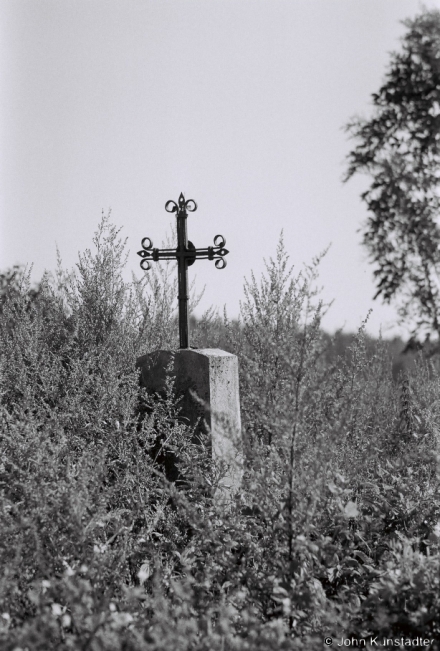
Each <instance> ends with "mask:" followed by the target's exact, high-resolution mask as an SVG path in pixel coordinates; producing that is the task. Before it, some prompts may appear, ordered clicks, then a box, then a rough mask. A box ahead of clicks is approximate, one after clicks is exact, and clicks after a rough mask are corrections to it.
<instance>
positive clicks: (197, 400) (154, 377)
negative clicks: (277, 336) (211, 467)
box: [136, 348, 242, 492]
mask: <svg viewBox="0 0 440 651" xmlns="http://www.w3.org/2000/svg"><path fill="white" fill-rule="evenodd" d="M136 366H138V367H139V368H140V369H141V371H142V382H143V385H144V386H145V387H146V388H147V389H148V390H149V391H151V392H157V393H162V392H163V391H164V389H165V382H166V377H167V369H169V370H170V372H171V375H172V376H174V377H175V391H176V394H177V395H179V396H182V401H181V403H180V405H181V415H182V417H183V418H187V419H188V422H189V425H191V426H194V425H195V424H196V423H197V421H198V420H199V419H200V423H199V426H198V433H199V434H202V435H203V434H205V435H206V433H207V432H208V431H211V440H212V456H213V459H214V460H215V461H217V462H221V463H222V464H224V467H225V469H226V468H227V470H226V472H225V476H224V478H223V479H222V481H221V483H220V486H221V487H222V488H221V491H222V492H224V491H226V492H227V490H229V491H230V490H234V489H236V488H238V486H239V485H240V482H241V477H242V450H241V419H240V400H239V385H238V360H237V357H236V356H235V355H232V354H230V353H227V352H225V351H224V350H219V349H217V348H205V349H182V350H177V351H168V350H158V351H155V352H154V353H150V354H148V355H143V356H142V357H139V358H138V360H137V362H136ZM170 367H171V368H170ZM194 394H196V396H195V395H194Z"/></svg>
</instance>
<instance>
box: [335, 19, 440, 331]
mask: <svg viewBox="0 0 440 651" xmlns="http://www.w3.org/2000/svg"><path fill="white" fill-rule="evenodd" d="M404 25H405V26H406V27H407V32H406V34H405V35H404V36H403V38H402V49H401V51H400V52H397V53H396V52H394V53H392V54H391V60H390V64H389V67H388V71H387V74H386V78H385V82H384V84H383V85H382V87H381V88H380V90H379V92H378V93H376V94H373V96H372V99H373V107H374V111H373V116H372V117H371V118H370V119H363V118H359V117H356V118H354V119H353V120H352V121H351V122H350V123H349V124H348V125H347V127H346V129H347V131H348V132H349V134H350V135H351V136H352V137H353V138H354V139H355V141H357V144H356V146H355V147H354V148H353V150H352V151H351V152H350V154H349V156H348V169H347V174H346V179H345V180H348V179H349V178H351V177H352V176H353V175H354V174H355V173H357V172H365V173H367V174H368V175H369V176H370V177H371V179H372V182H371V184H370V186H369V188H368V190H366V192H364V193H363V194H362V199H363V200H364V201H365V203H366V205H367V207H368V210H369V213H370V216H369V217H368V219H367V221H366V223H365V224H364V228H363V245H364V246H365V247H366V249H367V251H368V253H369V256H370V259H371V261H372V263H373V264H374V267H375V269H374V276H375V279H376V286H377V292H376V295H375V297H374V298H377V297H381V298H382V299H383V300H384V301H385V302H386V303H390V302H393V303H395V304H396V305H397V307H398V313H399V316H400V321H401V323H403V324H406V325H407V326H409V327H410V328H411V330H412V334H413V335H414V334H416V333H417V334H418V335H419V336H420V334H422V333H423V334H424V335H428V336H429V335H431V334H435V335H436V336H437V337H439V338H440V227H439V215H440V11H437V10H432V11H424V12H423V13H421V14H420V15H418V16H417V17H416V18H414V19H413V20H406V21H404Z"/></svg>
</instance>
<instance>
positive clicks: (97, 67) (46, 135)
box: [0, 0, 440, 336]
mask: <svg viewBox="0 0 440 651" xmlns="http://www.w3.org/2000/svg"><path fill="white" fill-rule="evenodd" d="M426 4H427V6H428V7H429V8H431V7H440V0H438V1H434V0H430V1H429V2H427V3H426ZM420 10H421V4H420V3H419V2H417V1H415V0H288V1H285V0H265V1H260V0H195V1H194V0H154V1H153V0H117V1H115V0H62V1H60V0H38V1H37V0H0V18H1V21H0V30H1V32H0V73H1V77H0V78H1V86H0V92H1V97H0V100H1V103H0V138H1V142H0V145H1V146H0V156H1V161H0V163H1V168H0V183H1V187H0V191H1V195H0V196H1V205H0V209H1V231H0V236H1V248H0V256H1V263H0V268H1V269H4V268H6V267H8V266H11V265H12V264H14V263H25V264H27V263H31V262H32V263H34V274H33V277H34V279H35V280H37V279H38V278H39V277H41V274H42V272H43V270H44V269H54V268H55V264H56V245H58V247H59V249H60V252H61V254H62V258H63V261H64V264H65V266H67V267H72V266H73V265H74V264H75V262H76V260H77V254H78V251H82V250H84V249H85V248H87V247H90V246H91V241H92V237H93V233H94V231H95V230H96V227H97V225H98V222H99V220H100V216H101V212H102V210H104V212H107V211H108V210H109V209H111V211H112V218H113V221H114V223H116V224H117V225H118V226H122V227H123V233H124V234H125V235H126V236H127V237H128V247H129V249H130V251H131V253H130V258H129V266H130V268H132V269H134V270H137V269H138V264H139V261H140V259H139V257H138V256H137V255H136V251H138V250H139V248H140V240H141V239H142V238H143V237H145V236H147V235H148V236H150V237H151V238H152V239H153V242H154V244H155V246H156V245H160V244H161V241H162V239H163V238H164V236H165V235H166V233H167V232H169V231H170V228H171V225H172V219H173V218H172V217H171V216H170V215H168V214H167V213H166V212H165V210H164V204H165V202H166V201H167V200H168V199H174V200H177V198H178V196H179V193H180V192H181V191H183V192H184V193H185V195H186V196H187V198H192V199H194V200H195V201H196V202H197V203H198V206H199V208H198V210H197V212H195V213H193V214H191V215H190V217H189V218H188V222H189V223H188V230H189V237H190V239H191V240H192V241H193V242H194V244H195V245H196V246H197V247H203V246H208V245H210V244H211V243H212V238H213V237H214V236H215V235H216V234H218V233H221V234H223V235H224V236H225V237H226V240H227V248H228V249H229V250H230V254H229V256H228V265H227V267H226V269H224V270H223V271H219V270H216V269H215V268H214V264H213V263H212V262H209V261H200V262H197V263H196V264H195V265H194V266H193V267H191V268H190V272H189V273H190V277H193V276H194V275H196V276H197V285H198V287H200V288H202V287H203V285H205V284H206V292H205V296H204V299H203V302H202V305H201V307H202V308H206V307H207V306H209V305H211V304H214V305H217V306H219V307H220V308H222V307H223V305H224V304H226V306H227V308H228V312H229V314H230V315H231V316H234V315H236V314H237V313H238V309H239V308H238V306H239V300H240V299H241V298H242V285H243V278H244V277H245V276H247V277H249V276H250V272H251V270H253V271H254V272H255V274H256V275H257V276H258V275H259V274H260V273H261V272H262V271H263V258H264V257H266V258H268V257H270V256H273V255H274V254H275V251H276V246H277V241H278V238H279V235H280V232H281V230H282V229H283V230H284V239H285V245H286V248H287V250H288V251H289V254H290V260H291V262H292V263H293V264H294V265H295V267H296V269H297V270H298V271H299V269H300V268H301V266H302V265H303V263H307V262H310V261H311V259H312V258H313V256H315V255H316V254H318V253H319V252H320V251H322V250H323V249H324V248H325V247H326V246H327V245H328V244H329V243H330V242H331V243H332V247H331V249H330V251H329V252H328V254H327V257H326V259H325V260H324V262H323V263H322V266H321V284H322V285H323V286H324V293H323V296H324V298H325V299H327V300H330V299H334V304H333V307H332V309H331V310H330V312H329V314H328V315H327V316H326V318H325V321H324V326H325V327H326V329H328V330H330V331H331V330H334V329H335V328H338V327H342V326H343V327H344V328H345V330H346V331H353V330H356V329H357V328H358V327H359V325H360V323H361V321H362V320H363V319H364V318H365V316H366V314H367V312H368V310H369V308H370V307H373V314H372V316H371V317H370V321H369V327H368V329H369V331H370V332H371V333H373V334H378V332H379V329H380V327H381V324H382V327H383V332H384V334H385V336H391V335H392V334H393V333H395V332H396V331H395V330H392V329H390V326H391V324H392V323H393V322H394V321H395V312H394V310H393V309H392V308H385V307H383V306H381V304H380V303H377V302H374V303H373V301H372V297H373V295H374V285H373V282H372V268H371V266H370V264H369V263H368V261H367V259H366V255H365V252H364V251H363V249H362V248H361V246H360V238H361V235H360V233H359V232H358V229H359V227H360V226H361V224H362V222H363V220H364V219H365V217H366V211H365V209H364V206H363V204H362V202H361V200H360V198H359V194H360V192H361V191H362V189H363V188H365V187H366V183H367V179H361V178H360V179H354V180H352V181H350V182H349V183H348V184H343V183H342V177H343V173H344V166H345V163H344V160H345V157H346V155H347V153H348V151H349V149H350V142H349V141H348V140H347V136H346V134H345V133H344V130H343V127H344V124H345V123H346V122H347V121H348V120H349V119H350V118H351V117H352V116H353V115H354V114H360V115H365V116H368V115H369V111H370V96H371V93H373V92H375V91H377V90H378V88H379V86H380V84H381V81H382V80H383V78H384V74H385V71H386V66H387V64H388V61H389V53H390V52H391V51H392V50H396V49H398V48H399V37H400V36H401V35H402V34H403V33H404V31H405V28H404V27H403V26H402V25H401V23H400V21H401V20H403V19H404V18H406V17H413V16H415V15H416V14H417V13H418V12H419V11H420ZM140 273H142V272H141V271H140V270H139V274H140Z"/></svg>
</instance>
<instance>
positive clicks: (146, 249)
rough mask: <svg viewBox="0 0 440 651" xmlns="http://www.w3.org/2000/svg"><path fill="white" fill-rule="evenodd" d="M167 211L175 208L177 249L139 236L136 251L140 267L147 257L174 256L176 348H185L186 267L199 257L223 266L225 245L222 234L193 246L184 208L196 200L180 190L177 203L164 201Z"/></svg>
mask: <svg viewBox="0 0 440 651" xmlns="http://www.w3.org/2000/svg"><path fill="white" fill-rule="evenodd" d="M165 210H166V211H167V212H175V213H176V217H177V249H154V248H153V242H152V241H151V239H150V238H149V237H144V239H143V240H142V249H143V250H142V251H138V255H140V256H141V258H143V260H142V262H141V268H142V269H143V270H144V271H148V270H149V269H151V265H150V261H151V260H153V261H154V262H157V261H158V260H177V269H178V284H179V295H178V299H179V337H180V348H189V315H188V267H189V266H190V265H192V264H194V262H195V261H196V260H197V259H199V260H215V266H216V267H217V269H224V268H225V267H226V260H225V259H224V256H225V255H227V254H228V253H229V251H228V250H227V249H225V248H224V247H225V244H226V240H225V238H224V237H223V235H216V236H215V237H214V246H208V247H207V248H206V249H196V247H195V246H194V244H193V243H192V242H189V241H188V233H187V227H186V218H187V217H188V214H187V211H188V212H194V211H195V210H197V204H196V202H195V201H193V200H192V199H188V201H185V197H184V196H183V194H182V193H181V194H180V197H179V203H178V204H177V203H176V202H175V201H167V202H166V204H165Z"/></svg>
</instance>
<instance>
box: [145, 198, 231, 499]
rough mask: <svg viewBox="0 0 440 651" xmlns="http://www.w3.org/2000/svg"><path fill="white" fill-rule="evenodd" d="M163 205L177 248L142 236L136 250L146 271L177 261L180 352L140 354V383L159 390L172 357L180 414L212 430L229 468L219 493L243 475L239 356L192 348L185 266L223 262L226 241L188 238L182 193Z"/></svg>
mask: <svg viewBox="0 0 440 651" xmlns="http://www.w3.org/2000/svg"><path fill="white" fill-rule="evenodd" d="M165 210H166V211H167V212H170V213H176V220H177V248H176V249H157V248H154V247H153V242H152V241H151V239H150V238H149V237H144V238H143V240H142V250H141V251H139V252H138V255H139V256H140V257H141V258H143V260H142V262H141V263H140V265H141V268H142V269H143V270H144V271H148V270H149V269H150V268H151V264H150V262H151V261H153V262H157V261H160V260H177V263H178V291H179V294H178V301H179V339H180V349H179V350H178V351H175V352H173V351H155V352H153V353H149V354H147V355H143V356H142V357H139V358H138V360H137V362H136V366H138V367H139V368H140V369H141V371H142V382H143V385H144V386H145V387H146V388H147V389H148V390H149V391H152V392H161V391H163V389H164V387H165V378H166V368H167V367H168V366H169V363H170V360H172V361H173V367H174V375H175V378H176V380H175V390H176V393H177V394H178V395H181V396H183V398H182V402H181V405H182V410H181V415H182V416H183V417H184V418H185V419H187V422H188V421H189V424H190V425H195V424H196V422H197V419H200V424H199V432H201V433H202V435H203V434H206V433H207V432H208V431H210V432H211V441H212V456H213V459H214V460H215V461H217V462H220V463H221V464H222V465H224V467H225V468H227V471H226V472H225V476H224V479H223V480H222V482H221V483H220V490H221V493H222V494H223V495H225V492H226V493H228V491H229V492H230V491H231V490H232V491H233V490H234V489H237V488H238V486H239V485H240V482H241V476H242V454H241V420H240V401H239V387H238V360H237V357H236V356H235V355H232V354H230V353H227V352H225V351H222V350H219V349H200V350H197V349H194V348H191V347H190V333H189V314H188V300H189V297H188V266H190V265H192V264H194V262H195V261H196V260H203V259H205V260H215V266H216V267H217V269H224V268H225V267H226V260H225V259H224V258H225V256H226V255H227V254H228V253H229V251H228V250H227V249H226V248H225V244H226V240H225V238H224V237H223V236H222V235H216V236H215V237H214V246H208V247H206V248H202V249H196V247H195V246H194V244H193V243H192V242H190V241H188V234H187V217H188V212H194V211H195V210H197V204H196V203H195V201H193V200H192V199H189V200H188V201H185V197H184V196H183V194H181V195H180V197H179V201H178V204H177V203H176V202H174V201H167V203H166V204H165Z"/></svg>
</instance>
